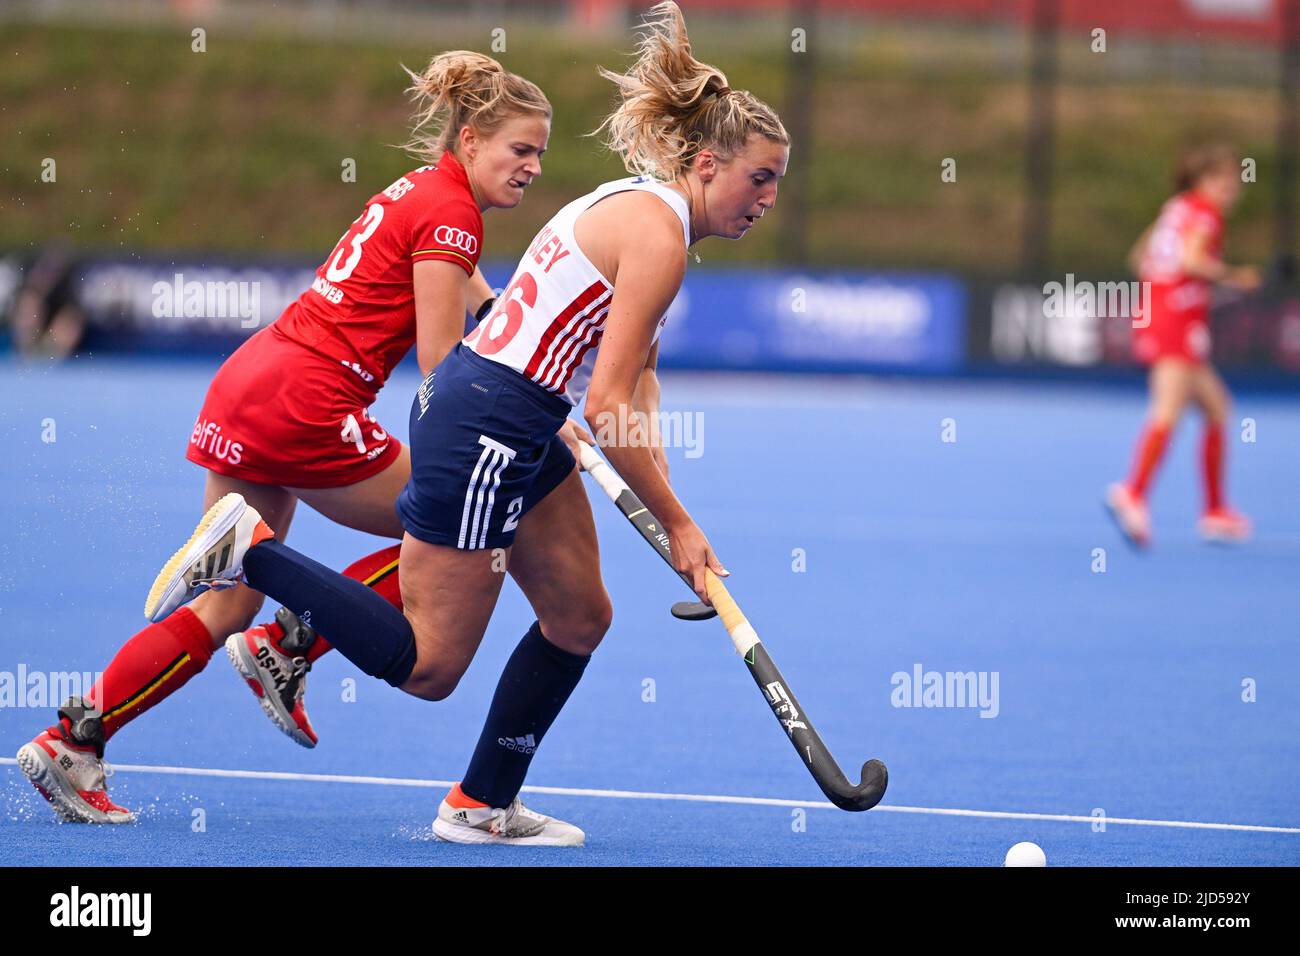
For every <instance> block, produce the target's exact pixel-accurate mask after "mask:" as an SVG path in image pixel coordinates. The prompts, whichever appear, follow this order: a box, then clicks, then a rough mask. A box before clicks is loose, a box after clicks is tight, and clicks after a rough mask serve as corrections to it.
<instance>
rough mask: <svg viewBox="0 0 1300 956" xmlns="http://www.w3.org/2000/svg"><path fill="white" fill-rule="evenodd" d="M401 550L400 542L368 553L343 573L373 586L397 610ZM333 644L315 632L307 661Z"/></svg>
mask: <svg viewBox="0 0 1300 956" xmlns="http://www.w3.org/2000/svg"><path fill="white" fill-rule="evenodd" d="M401 552H402V546H401V545H400V544H395V545H392V546H391V547H388V548H384V550H382V551H376V552H375V553H374V554H368V555H366V556H365V557H364V558H360V559H359V560H356V561H353V562H352V563H351V564H350V565H348V566H347V568H345V569H344V571H343V573H344V574H345V575H347V576H348V577H350V578H352V579H354V580H356V581H360V582H361V583H362V584H364V585H366V586H367V587H369V588H373V589H374V590H375V592H376V593H378V594H379V595H380V596H381V597H382V598H383V599H384V600H385V601H387V602H388V603H389V604H391V605H393V607H395V608H397V609H398V610H399V611H400V610H401V609H402V589H401V587H400V586H399V584H398V581H397V557H398V555H399V554H401ZM333 646H334V645H332V644H331V643H330V642H329V641H327V640H325V638H324V637H322V636H321V635H319V634H317V635H316V640H315V641H313V642H312V645H311V647H309V648H308V649H307V662H308V663H312V662H314V661H316V660H317V658H319V657H320V656H321V655H322V654H324V653H325V652H326V651H328V650H330V649H331V648H332V647H333Z"/></svg>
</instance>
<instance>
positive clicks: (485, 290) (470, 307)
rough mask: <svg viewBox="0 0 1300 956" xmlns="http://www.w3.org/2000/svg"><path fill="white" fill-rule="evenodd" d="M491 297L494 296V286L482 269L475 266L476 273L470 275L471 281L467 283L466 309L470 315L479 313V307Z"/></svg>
mask: <svg viewBox="0 0 1300 956" xmlns="http://www.w3.org/2000/svg"><path fill="white" fill-rule="evenodd" d="M490 298H492V287H491V286H490V285H488V281H487V279H485V278H484V277H483V272H482V270H481V269H479V268H478V266H475V267H474V274H473V275H472V276H470V277H469V282H468V283H466V285H465V311H466V312H467V313H469V314H470V315H478V310H479V307H480V306H481V305H483V303H484V302H486V301H487V300H488V299H490Z"/></svg>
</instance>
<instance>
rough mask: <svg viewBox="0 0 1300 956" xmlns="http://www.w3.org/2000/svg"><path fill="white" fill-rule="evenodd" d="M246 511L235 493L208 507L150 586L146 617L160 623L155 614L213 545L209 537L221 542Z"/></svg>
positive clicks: (145, 603)
mask: <svg viewBox="0 0 1300 956" xmlns="http://www.w3.org/2000/svg"><path fill="white" fill-rule="evenodd" d="M247 510H248V504H247V503H246V502H245V501H244V499H243V497H242V496H241V495H238V494H236V493H234V492H231V493H230V494H228V495H225V496H224V497H222V498H220V499H219V500H218V501H217V502H216V503H215V504H214V505H213V506H212V507H211V508H209V509H208V510H207V513H206V514H204V515H203V518H202V519H201V520H200V521H199V524H198V527H197V528H195V529H194V533H193V534H192V535H190V538H189V540H188V541H186V542H185V544H184V546H183V547H182V548H181V549H180V550H179V551H177V552H176V553H175V554H173V555H172V556H171V558H170V559H169V560H168V562H167V563H166V564H164V565H163V569H162V570H161V571H159V572H158V577H156V578H155V579H154V582H153V587H151V588H150V589H149V597H148V599H147V600H146V601H145V602H144V616H145V617H146V618H147V619H148V620H150V621H152V622H154V623H155V624H156V623H157V622H158V620H159V619H158V618H156V617H155V615H156V614H157V613H158V609H159V608H160V607H162V606H163V604H164V603H165V601H166V599H168V598H170V597H171V596H172V594H173V593H174V592H175V590H176V588H177V587H179V586H181V584H182V582H181V577H182V575H184V573H185V571H186V570H187V569H189V568H191V567H193V566H194V564H195V562H197V561H198V560H199V558H200V557H202V556H203V555H204V554H205V553H206V552H207V550H208V549H209V548H210V547H212V544H211V543H210V541H209V539H211V541H220V540H221V539H222V538H223V537H224V536H225V535H226V534H227V533H228V532H229V531H230V529H231V528H233V527H234V526H235V525H236V524H238V523H239V519H240V518H242V517H243V516H244V512H245V511H247ZM200 545H202V547H200Z"/></svg>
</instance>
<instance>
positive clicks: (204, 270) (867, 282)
mask: <svg viewBox="0 0 1300 956" xmlns="http://www.w3.org/2000/svg"><path fill="white" fill-rule="evenodd" d="M512 267H513V266H512V264H508V263H491V264H488V265H487V266H485V269H484V271H485V274H486V275H487V278H488V281H489V282H491V283H492V284H493V286H494V287H496V288H500V287H501V286H503V285H505V284H506V283H507V282H508V281H509V278H510V272H511V269H512ZM80 268H81V270H82V271H81V280H80V282H79V283H78V289H79V293H78V294H79V300H80V303H81V305H82V307H83V308H84V309H85V311H86V314H87V318H88V322H89V326H90V330H91V335H90V337H89V338H88V340H87V345H88V347H91V348H93V349H95V350H104V351H111V350H124V351H132V352H157V353H170V352H177V353H181V352H196V351H199V352H202V351H210V352H229V351H231V350H233V349H234V348H236V347H238V345H239V343H240V342H242V341H243V340H244V339H245V338H247V337H248V336H249V335H251V334H252V333H253V332H255V331H257V329H259V328H264V327H265V326H267V325H269V324H270V323H272V322H274V321H275V319H276V318H278V317H279V315H280V313H281V312H282V311H283V309H284V308H285V306H286V305H288V304H289V303H290V302H292V301H293V300H294V299H295V298H297V296H298V295H299V294H301V292H302V291H303V290H304V289H306V288H307V287H308V286H309V285H310V283H311V281H312V276H313V269H314V267H313V266H311V265H310V264H308V263H305V262H297V263H291V262H281V263H234V262H220V261H213V260H211V259H208V260H207V261H199V260H198V259H197V257H196V258H195V259H194V260H192V261H185V260H182V259H174V260H166V261H158V260H154V261H149V260H140V259H129V260H127V259H123V260H104V259H93V260H88V261H85V262H84V263H82V264H81V266H80ZM966 309H967V306H966V291H965V286H964V283H963V282H962V281H961V280H959V279H957V278H954V277H949V276H943V275H932V274H912V273H868V272H837V273H821V272H800V271H794V270H758V269H745V270H716V271H709V270H705V269H698V268H693V269H691V270H690V271H688V273H687V276H686V281H685V284H684V286H683V289H682V292H681V294H680V295H679V296H678V298H677V300H676V301H675V302H674V303H673V305H672V307H671V308H670V310H669V313H668V322H667V324H666V326H665V328H664V332H663V337H662V345H661V349H660V360H661V363H662V364H663V365H664V366H666V367H678V368H724V369H763V370H791V371H859V370H894V371H903V372H939V373H942V372H955V371H958V370H959V369H960V368H961V366H962V364H963V362H964V360H965V351H966V335H965V323H966Z"/></svg>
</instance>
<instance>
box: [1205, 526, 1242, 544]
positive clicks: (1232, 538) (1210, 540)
mask: <svg viewBox="0 0 1300 956" xmlns="http://www.w3.org/2000/svg"><path fill="white" fill-rule="evenodd" d="M1201 540H1202V541H1204V542H1205V543H1206V544H1218V545H1223V546H1224V547H1228V548H1231V547H1234V546H1235V545H1239V544H1245V543H1246V542H1247V541H1249V540H1250V534H1249V532H1248V533H1246V534H1244V535H1234V534H1225V533H1223V532H1219V531H1204V530H1202V531H1201Z"/></svg>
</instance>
